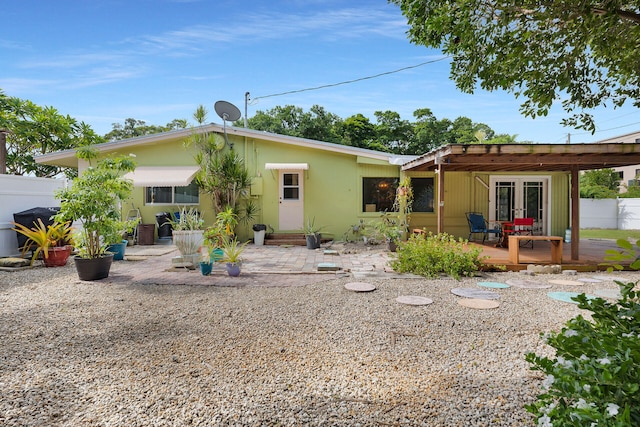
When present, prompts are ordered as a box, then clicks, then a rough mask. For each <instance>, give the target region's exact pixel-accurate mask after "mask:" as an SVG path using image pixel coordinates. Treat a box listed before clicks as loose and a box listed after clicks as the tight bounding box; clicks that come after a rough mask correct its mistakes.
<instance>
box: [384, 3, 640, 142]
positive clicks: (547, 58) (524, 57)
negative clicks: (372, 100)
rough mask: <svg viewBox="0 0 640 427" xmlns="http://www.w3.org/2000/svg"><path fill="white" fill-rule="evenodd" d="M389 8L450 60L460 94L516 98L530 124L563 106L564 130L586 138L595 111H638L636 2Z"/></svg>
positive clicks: (639, 14) (414, 38) (415, 38)
mask: <svg viewBox="0 0 640 427" xmlns="http://www.w3.org/2000/svg"><path fill="white" fill-rule="evenodd" d="M391 1H392V2H393V3H395V4H397V5H399V6H400V8H401V9H402V12H403V14H404V15H405V17H406V18H407V19H408V23H409V25H410V29H409V31H408V34H409V39H410V40H411V42H413V43H415V44H420V45H425V46H428V47H434V48H438V49H441V50H442V51H443V52H444V53H445V54H448V55H451V56H452V57H453V61H452V65H451V77H452V79H453V80H454V81H455V82H456V84H457V86H458V87H459V88H460V89H461V90H462V91H464V92H468V93H473V91H474V90H476V89H477V87H478V85H480V87H482V88H484V89H486V90H490V91H493V90H498V89H504V90H507V91H510V92H513V93H514V94H515V95H516V97H522V98H524V102H523V103H522V104H521V112H522V113H523V114H524V115H526V116H530V117H536V116H540V115H546V114H547V113H548V111H549V109H550V108H551V106H552V104H554V103H555V102H561V103H562V106H563V108H564V109H565V111H566V112H567V113H569V114H568V117H567V118H565V119H564V120H563V123H564V124H567V125H571V126H577V127H581V128H584V129H588V130H590V131H594V130H595V123H594V121H593V118H592V116H591V115H590V113H589V112H590V109H592V108H594V107H597V106H602V105H612V106H614V107H618V106H621V105H622V104H623V103H624V102H625V101H627V100H628V101H630V102H632V103H633V105H634V106H636V107H640V44H638V40H640V1H638V0H633V1H619V0H612V1H595V0H566V1H539V0H524V1H519V2H514V1H507V0H455V1H440V0H391Z"/></svg>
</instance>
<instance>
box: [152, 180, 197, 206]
mask: <svg viewBox="0 0 640 427" xmlns="http://www.w3.org/2000/svg"><path fill="white" fill-rule="evenodd" d="M144 190H145V199H144V203H145V204H147V205H197V204H199V203H200V194H199V191H198V186H197V185H196V183H195V182H192V183H191V184H189V185H187V186H186V187H145V189H144Z"/></svg>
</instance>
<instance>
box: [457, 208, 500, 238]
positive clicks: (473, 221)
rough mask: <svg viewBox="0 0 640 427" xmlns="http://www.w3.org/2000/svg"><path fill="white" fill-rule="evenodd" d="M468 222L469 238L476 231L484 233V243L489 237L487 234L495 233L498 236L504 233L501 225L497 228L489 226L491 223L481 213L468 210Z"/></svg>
mask: <svg viewBox="0 0 640 427" xmlns="http://www.w3.org/2000/svg"><path fill="white" fill-rule="evenodd" d="M465 215H466V216H467V222H468V223H469V239H468V240H471V236H472V235H473V234H476V233H482V243H484V241H485V240H486V239H487V235H489V234H495V235H496V236H497V237H498V238H500V236H501V235H502V228H500V225H496V227H495V228H489V223H488V222H487V220H486V219H484V216H483V215H482V214H481V213H478V212H467V213H466V214H465Z"/></svg>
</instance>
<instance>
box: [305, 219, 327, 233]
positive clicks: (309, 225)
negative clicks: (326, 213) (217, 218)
mask: <svg viewBox="0 0 640 427" xmlns="http://www.w3.org/2000/svg"><path fill="white" fill-rule="evenodd" d="M323 228H324V227H322V226H317V225H316V218H315V217H313V218H307V221H306V222H305V224H304V228H303V229H302V232H303V233H304V235H305V236H315V235H316V234H318V233H320V231H322V229H323Z"/></svg>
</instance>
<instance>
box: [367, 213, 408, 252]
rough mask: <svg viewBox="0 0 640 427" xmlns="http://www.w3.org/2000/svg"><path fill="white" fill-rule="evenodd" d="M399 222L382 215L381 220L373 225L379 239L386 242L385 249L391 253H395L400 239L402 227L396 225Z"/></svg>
mask: <svg viewBox="0 0 640 427" xmlns="http://www.w3.org/2000/svg"><path fill="white" fill-rule="evenodd" d="M398 222H399V220H397V219H395V218H392V217H390V216H389V215H383V216H382V219H381V220H380V221H378V222H376V223H375V227H374V228H375V230H376V232H377V234H378V235H379V236H381V238H383V239H384V240H385V241H386V242H387V247H388V248H389V250H390V251H391V252H395V251H396V248H397V244H398V241H399V240H400V238H401V237H402V230H403V227H401V226H399V225H398Z"/></svg>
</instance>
